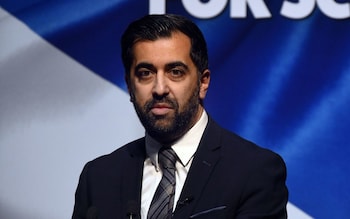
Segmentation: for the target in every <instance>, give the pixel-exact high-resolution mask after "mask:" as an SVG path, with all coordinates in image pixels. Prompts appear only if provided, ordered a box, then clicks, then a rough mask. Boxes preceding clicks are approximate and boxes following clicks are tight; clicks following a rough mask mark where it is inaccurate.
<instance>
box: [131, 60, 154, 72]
mask: <svg viewBox="0 0 350 219" xmlns="http://www.w3.org/2000/svg"><path fill="white" fill-rule="evenodd" d="M140 68H146V69H151V70H152V69H155V67H154V65H152V64H151V63H148V62H141V63H139V64H137V65H136V66H135V72H136V71H138V70H139V69H140Z"/></svg>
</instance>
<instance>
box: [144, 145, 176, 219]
mask: <svg viewBox="0 0 350 219" xmlns="http://www.w3.org/2000/svg"><path fill="white" fill-rule="evenodd" d="M158 160H159V164H160V167H161V168H162V171H163V176H162V179H161V181H160V183H159V185H158V187H157V190H156V192H155V193H154V196H153V199H152V203H151V206H150V208H149V211H148V215H147V219H168V218H171V215H172V212H173V205H174V194H175V163H176V160H177V156H176V153H175V151H173V149H171V148H165V149H161V150H160V151H159V155H158Z"/></svg>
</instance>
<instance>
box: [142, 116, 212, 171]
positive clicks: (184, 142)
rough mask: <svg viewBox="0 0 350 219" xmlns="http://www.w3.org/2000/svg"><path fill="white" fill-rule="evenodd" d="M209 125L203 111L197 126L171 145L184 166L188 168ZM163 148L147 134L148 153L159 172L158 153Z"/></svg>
mask: <svg viewBox="0 0 350 219" xmlns="http://www.w3.org/2000/svg"><path fill="white" fill-rule="evenodd" d="M207 123H208V115H207V113H206V111H205V110H203V113H202V115H201V117H200V118H199V120H198V121H197V122H196V124H195V125H194V126H193V127H192V128H191V129H190V130H188V132H186V134H185V135H183V136H182V137H181V138H180V139H179V140H177V141H176V142H174V144H173V145H171V147H172V148H173V150H174V151H175V152H176V154H177V156H178V157H179V159H180V161H181V163H182V165H184V166H186V165H187V164H188V163H189V161H190V160H191V158H192V157H193V155H194V153H195V152H196V150H197V148H198V145H199V142H200V140H201V138H202V135H203V133H204V130H205V127H206V126H207ZM161 147H162V145H161V144H160V143H159V142H158V141H156V140H155V139H154V138H152V137H151V136H149V135H148V134H147V133H146V153H147V155H148V157H149V158H150V159H151V162H152V164H153V165H154V166H155V168H156V170H157V171H158V170H159V166H158V151H159V149H160V148H161Z"/></svg>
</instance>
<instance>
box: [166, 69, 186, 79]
mask: <svg viewBox="0 0 350 219" xmlns="http://www.w3.org/2000/svg"><path fill="white" fill-rule="evenodd" d="M184 74H185V73H184V71H182V70H179V69H172V70H171V71H170V75H171V77H173V78H181V77H182V76H183V75H184Z"/></svg>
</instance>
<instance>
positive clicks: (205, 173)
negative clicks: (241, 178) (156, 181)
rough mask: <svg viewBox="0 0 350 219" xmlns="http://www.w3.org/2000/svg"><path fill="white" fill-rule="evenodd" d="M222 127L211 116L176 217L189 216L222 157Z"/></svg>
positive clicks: (176, 211) (183, 190) (189, 173)
mask: <svg viewBox="0 0 350 219" xmlns="http://www.w3.org/2000/svg"><path fill="white" fill-rule="evenodd" d="M219 143H220V128H219V127H218V126H217V125H216V124H215V122H214V121H213V120H211V119H210V118H209V122H208V125H207V127H206V130H205V131H204V133H203V137H202V139H201V142H200V144H199V147H198V149H197V152H196V154H195V157H194V159H193V162H192V165H191V168H190V170H189V172H188V175H187V178H186V181H185V184H184V187H183V189H182V192H181V195H180V198H179V202H178V204H177V207H176V210H175V216H174V218H189V216H190V214H191V212H192V211H193V209H194V207H195V206H196V204H197V203H198V201H199V200H200V198H201V194H202V191H203V189H204V188H205V185H206V183H207V181H208V179H209V178H210V175H211V173H212V171H213V169H214V168H215V166H216V163H217V162H218V160H219V158H220V150H219V149H220V144H219Z"/></svg>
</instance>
